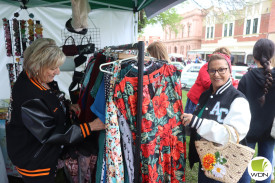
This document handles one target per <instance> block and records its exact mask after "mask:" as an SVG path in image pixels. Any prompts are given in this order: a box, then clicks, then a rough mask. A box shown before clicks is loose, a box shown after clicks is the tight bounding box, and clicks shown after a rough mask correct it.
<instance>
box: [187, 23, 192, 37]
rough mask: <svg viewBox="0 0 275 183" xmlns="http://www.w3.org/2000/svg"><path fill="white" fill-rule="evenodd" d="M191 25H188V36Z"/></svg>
mask: <svg viewBox="0 0 275 183" xmlns="http://www.w3.org/2000/svg"><path fill="white" fill-rule="evenodd" d="M190 29H191V25H188V37H189V36H190Z"/></svg>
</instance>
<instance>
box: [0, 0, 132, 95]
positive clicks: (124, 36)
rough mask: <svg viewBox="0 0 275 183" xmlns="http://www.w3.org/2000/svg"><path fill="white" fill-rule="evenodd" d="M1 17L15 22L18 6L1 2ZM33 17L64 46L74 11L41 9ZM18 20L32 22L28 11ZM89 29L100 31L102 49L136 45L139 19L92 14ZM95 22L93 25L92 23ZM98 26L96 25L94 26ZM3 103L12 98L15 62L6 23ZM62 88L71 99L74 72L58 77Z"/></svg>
mask: <svg viewBox="0 0 275 183" xmlns="http://www.w3.org/2000/svg"><path fill="white" fill-rule="evenodd" d="M0 7H1V8H0V17H1V19H2V18H4V17H6V18H7V19H9V20H11V19H12V18H13V16H14V13H15V12H17V11H19V10H20V8H19V7H18V6H13V5H10V4H7V3H5V2H1V1H0ZM28 12H29V13H33V14H34V16H35V17H34V19H35V20H40V21H41V24H42V25H43V29H44V30H43V37H47V38H52V39H54V40H55V41H56V42H57V44H58V45H60V46H62V45H63V43H62V39H61V30H64V29H65V23H66V21H67V20H68V19H69V18H70V17H71V15H72V11H71V9H69V8H49V7H37V8H28ZM19 14H20V16H19V17H18V19H25V20H28V19H29V17H28V13H27V11H26V10H21V11H20V12H19ZM88 22H89V28H90V27H91V28H94V25H95V26H96V27H97V28H99V29H100V41H101V43H100V45H101V48H103V47H105V46H113V45H121V44H129V43H134V42H136V40H137V39H136V37H137V35H136V33H135V32H136V31H135V26H136V25H135V17H134V13H133V12H131V11H124V10H115V9H97V10H93V11H92V12H91V13H90V14H89V21H88ZM92 22H93V23H92ZM93 24H94V25H93ZM0 45H1V46H0V55H1V60H0V73H1V77H0V86H1V91H0V99H8V98H9V97H10V84H9V77H8V71H7V68H6V64H7V63H13V62H15V59H13V57H7V56H6V49H5V39H4V30H3V22H1V24H0ZM55 80H57V81H58V83H59V87H60V89H61V90H62V91H64V92H65V93H66V94H67V96H68V86H69V84H70V83H71V80H72V72H61V74H60V75H59V76H56V78H55Z"/></svg>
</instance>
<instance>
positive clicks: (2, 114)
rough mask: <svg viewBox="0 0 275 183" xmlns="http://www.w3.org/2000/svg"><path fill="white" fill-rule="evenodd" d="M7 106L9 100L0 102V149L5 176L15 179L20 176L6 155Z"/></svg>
mask: <svg viewBox="0 0 275 183" xmlns="http://www.w3.org/2000/svg"><path fill="white" fill-rule="evenodd" d="M8 105H9V100H0V147H1V150H2V153H3V158H4V161H5V165H6V170H7V174H8V175H11V176H15V177H21V175H20V174H19V173H18V172H17V170H16V168H15V167H14V165H13V164H12V162H11V160H10V159H9V157H8V153H7V143H6V130H5V122H6V116H7V112H8Z"/></svg>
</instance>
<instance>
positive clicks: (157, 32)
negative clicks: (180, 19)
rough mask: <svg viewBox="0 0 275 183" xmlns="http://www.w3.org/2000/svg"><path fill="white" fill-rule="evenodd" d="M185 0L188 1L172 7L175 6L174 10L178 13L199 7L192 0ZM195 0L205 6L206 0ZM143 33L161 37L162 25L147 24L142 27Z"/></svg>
mask: <svg viewBox="0 0 275 183" xmlns="http://www.w3.org/2000/svg"><path fill="white" fill-rule="evenodd" d="M187 1H188V2H185V3H180V4H179V5H177V6H175V7H174V8H176V10H177V12H178V13H179V14H183V13H184V12H188V11H190V10H192V9H195V8H200V7H199V6H198V5H197V4H196V3H195V2H194V1H193V0H187ZM196 1H197V2H198V3H200V6H202V7H206V6H207V4H206V3H205V2H207V1H206V0H196ZM208 4H209V2H208ZM143 35H144V36H160V37H161V38H162V36H163V31H162V27H161V25H160V24H155V25H148V26H147V27H146V28H145V29H144V34H143Z"/></svg>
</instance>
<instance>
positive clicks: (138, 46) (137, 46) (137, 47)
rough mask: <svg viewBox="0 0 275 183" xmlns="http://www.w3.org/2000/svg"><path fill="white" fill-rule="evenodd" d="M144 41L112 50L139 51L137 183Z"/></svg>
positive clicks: (136, 179) (136, 178)
mask: <svg viewBox="0 0 275 183" xmlns="http://www.w3.org/2000/svg"><path fill="white" fill-rule="evenodd" d="M144 47H145V46H144V41H139V42H138V43H135V44H125V45H120V46H111V47H109V48H110V49H111V50H138V91H137V92H138V93H137V97H138V100H137V134H136V148H135V155H134V162H135V165H134V168H135V181H134V182H135V183H139V180H140V179H139V177H140V175H139V173H140V144H141V121H142V100H143V70H144Z"/></svg>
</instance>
